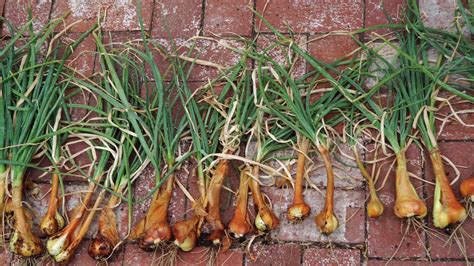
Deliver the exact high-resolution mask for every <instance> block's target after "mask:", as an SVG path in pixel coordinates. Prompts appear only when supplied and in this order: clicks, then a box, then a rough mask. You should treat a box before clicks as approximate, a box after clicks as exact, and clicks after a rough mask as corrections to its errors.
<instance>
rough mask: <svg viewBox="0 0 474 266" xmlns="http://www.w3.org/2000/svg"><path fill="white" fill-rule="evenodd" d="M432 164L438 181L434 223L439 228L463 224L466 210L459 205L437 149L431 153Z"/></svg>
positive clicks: (434, 205) (435, 195) (434, 204)
mask: <svg viewBox="0 0 474 266" xmlns="http://www.w3.org/2000/svg"><path fill="white" fill-rule="evenodd" d="M430 158H431V164H432V165H433V172H434V175H435V179H436V185H435V194H434V203H433V223H434V225H435V226H436V227H438V228H445V227H447V226H448V225H450V224H453V223H457V222H461V221H463V220H464V219H466V217H467V213H466V209H464V207H463V206H462V205H461V203H459V201H458V200H457V199H456V196H455V195H454V191H453V189H452V187H451V184H450V183H449V180H448V178H447V177H446V172H445V171H444V166H443V160H442V158H441V153H440V151H439V149H438V148H437V147H435V148H434V149H432V150H431V151H430Z"/></svg>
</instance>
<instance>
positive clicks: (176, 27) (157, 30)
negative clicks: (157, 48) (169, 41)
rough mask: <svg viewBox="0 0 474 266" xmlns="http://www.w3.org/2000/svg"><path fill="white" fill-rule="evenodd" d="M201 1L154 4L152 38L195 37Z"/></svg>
mask: <svg viewBox="0 0 474 266" xmlns="http://www.w3.org/2000/svg"><path fill="white" fill-rule="evenodd" d="M201 11H202V1H201V0H177V1H176V0H165V1H159V2H157V3H156V4H155V17H154V18H153V26H152V30H151V34H152V36H153V37H165V38H167V37H168V31H169V34H171V36H172V37H173V38H186V37H192V36H196V35H198V33H199V30H200V26H201V25H200V24H201Z"/></svg>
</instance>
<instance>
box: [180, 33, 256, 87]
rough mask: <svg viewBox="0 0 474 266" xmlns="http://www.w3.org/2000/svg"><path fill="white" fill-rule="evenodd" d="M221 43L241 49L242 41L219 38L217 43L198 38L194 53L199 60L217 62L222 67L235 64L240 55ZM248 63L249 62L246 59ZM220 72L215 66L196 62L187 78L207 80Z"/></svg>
mask: <svg viewBox="0 0 474 266" xmlns="http://www.w3.org/2000/svg"><path fill="white" fill-rule="evenodd" d="M223 45H229V46H232V47H235V48H237V49H243V48H244V47H243V44H242V42H239V41H234V40H224V39H221V40H219V43H217V42H214V41H208V40H198V41H197V44H196V51H195V52H196V55H197V58H198V59H200V60H205V61H208V62H211V63H214V64H217V65H219V66H221V67H224V68H229V67H232V66H234V65H235V64H237V63H238V62H239V61H240V60H241V58H242V57H241V55H239V54H238V53H235V52H232V51H230V50H228V49H227V48H225V47H224V46H223ZM248 64H249V65H250V62H249V61H248ZM220 73H221V71H220V70H218V69H217V68H215V67H209V66H204V65H199V64H196V65H195V66H194V68H193V70H192V72H191V75H190V77H189V80H191V81H208V80H209V79H213V78H216V77H217V76H218V75H219V74H220Z"/></svg>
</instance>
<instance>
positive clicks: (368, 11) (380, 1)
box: [365, 0, 406, 36]
mask: <svg viewBox="0 0 474 266" xmlns="http://www.w3.org/2000/svg"><path fill="white" fill-rule="evenodd" d="M405 7H406V1H404V0H367V1H366V2H365V27H372V26H376V25H381V24H388V23H391V22H390V21H389V20H388V19H387V15H388V16H389V17H390V19H391V20H392V22H394V23H397V22H399V21H400V20H401V19H402V18H403V14H404V8H405ZM375 32H376V33H377V34H385V33H388V32H389V30H388V29H380V30H376V31H375ZM369 34H370V32H368V33H367V34H366V36H368V35H369Z"/></svg>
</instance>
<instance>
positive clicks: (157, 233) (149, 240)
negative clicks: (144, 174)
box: [139, 173, 175, 250]
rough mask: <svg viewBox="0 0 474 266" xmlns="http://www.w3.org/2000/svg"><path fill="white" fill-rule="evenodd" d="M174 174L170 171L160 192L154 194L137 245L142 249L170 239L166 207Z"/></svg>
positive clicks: (153, 246) (171, 190) (169, 200)
mask: <svg viewBox="0 0 474 266" xmlns="http://www.w3.org/2000/svg"><path fill="white" fill-rule="evenodd" d="M174 179H175V174H174V173H172V174H171V175H170V176H169V177H168V179H167V181H166V185H165V189H163V190H161V193H159V194H156V196H155V197H154V199H153V201H152V203H151V205H150V208H149V209H148V212H147V215H146V216H145V218H144V223H145V224H144V229H143V233H142V235H141V236H140V240H139V245H140V247H141V248H142V249H143V250H153V249H154V248H155V247H156V245H158V244H160V243H163V242H166V241H169V240H170V239H171V227H170V225H169V223H168V211H169V210H168V207H169V204H170V202H171V197H172V196H173V185H174Z"/></svg>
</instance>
